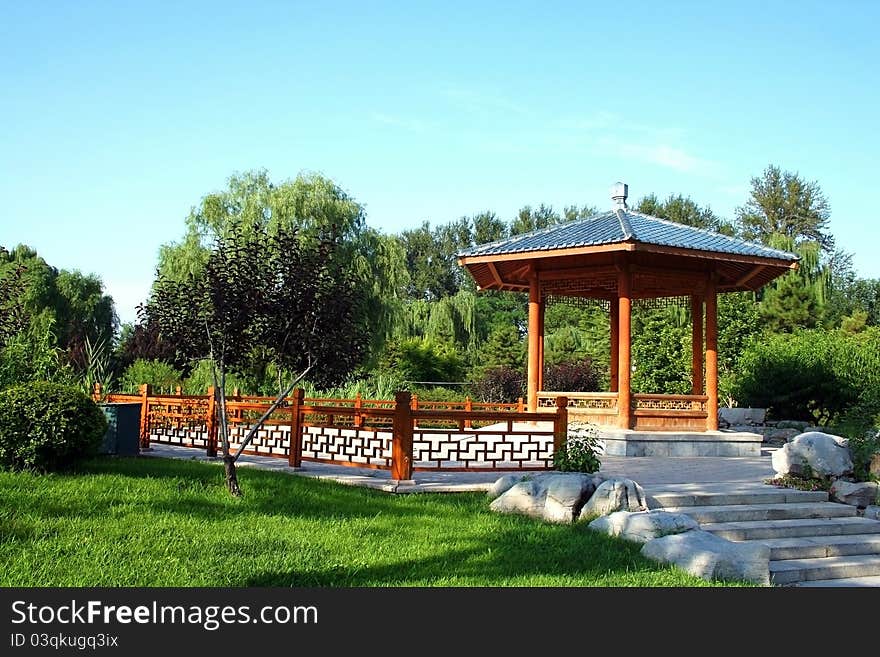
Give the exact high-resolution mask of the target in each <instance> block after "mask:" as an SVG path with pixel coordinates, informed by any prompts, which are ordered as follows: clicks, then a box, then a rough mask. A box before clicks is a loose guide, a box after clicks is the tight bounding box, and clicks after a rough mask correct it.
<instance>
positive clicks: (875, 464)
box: [868, 454, 880, 477]
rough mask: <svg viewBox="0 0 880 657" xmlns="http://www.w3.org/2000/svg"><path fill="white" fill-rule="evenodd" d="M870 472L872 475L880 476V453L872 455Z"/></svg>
mask: <svg viewBox="0 0 880 657" xmlns="http://www.w3.org/2000/svg"><path fill="white" fill-rule="evenodd" d="M868 473H869V474H870V475H871V476H872V477H880V454H873V455H872V456H871V463H870V465H869V466H868Z"/></svg>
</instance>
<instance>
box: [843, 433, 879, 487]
mask: <svg viewBox="0 0 880 657" xmlns="http://www.w3.org/2000/svg"><path fill="white" fill-rule="evenodd" d="M847 446H848V447H849V452H850V454H851V455H852V461H853V477H854V478H855V479H856V481H869V480H870V479H871V473H870V467H871V459H872V457H873V456H874V454H878V453H880V433H877V434H872V433H870V432H866V433H863V434H860V435H854V436H851V437H850V438H849V439H848V440H847Z"/></svg>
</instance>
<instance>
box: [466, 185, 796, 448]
mask: <svg viewBox="0 0 880 657" xmlns="http://www.w3.org/2000/svg"><path fill="white" fill-rule="evenodd" d="M627 193H628V187H627V185H624V184H623V183H617V184H616V185H614V186H613V187H612V200H613V201H614V208H613V209H612V210H611V211H609V212H605V213H602V214H598V215H594V216H592V217H589V218H587V219H581V220H577V221H572V222H569V223H564V224H558V225H555V226H550V227H548V228H543V229H540V230H536V231H532V232H530V233H525V234H522V235H516V236H513V237H510V238H507V239H503V240H499V241H496V242H491V243H488V244H481V245H479V246H477V247H474V248H472V249H470V250H467V251H465V252H463V253H461V254H459V262H460V264H462V265H463V266H465V267H466V268H467V269H468V271H469V272H470V273H471V275H472V276H473V277H474V280H475V281H476V283H477V286H478V289H480V290H512V291H521V292H525V291H527V292H528V293H529V313H528V316H529V325H528V368H527V394H528V409H529V410H530V411H535V410H537V408H538V407H539V406H550V405H554V404H555V397H556V396H559V395H563V394H564V395H565V396H567V397H568V398H569V414H570V416H572V417H580V418H581V419H584V420H587V421H591V422H595V423H597V424H600V425H604V426H612V427H616V428H618V429H620V430H624V431H631V430H635V431H650V432H656V431H661V432H662V431H667V432H675V431H678V432H682V431H685V432H694V431H700V432H703V431H708V432H714V431H717V430H718V351H717V349H718V347H717V339H718V317H717V295H718V294H719V293H723V292H736V291H755V290H757V289H759V288H760V287H761V286H763V285H766V284H767V283H769V282H770V281H772V280H773V279H774V278H776V277H778V276H780V275H782V274H785V273H786V272H788V271H790V270H793V269H796V268H797V266H798V265H797V261H798V256H797V255H795V254H793V253H788V252H786V251H779V250H776V249H771V248H769V247H767V246H764V245H762V244H756V243H753V242H748V241H745V240H741V239H737V238H734V237H730V236H727V235H722V234H719V233H715V232H712V231H708V230H704V229H700V228H694V227H692V226H687V225H684V224H678V223H674V222H671V221H667V220H664V219H659V218H657V217H652V216H650V215H646V214H642V213H640V212H634V211H633V210H630V209H629V208H628V207H627V205H626V199H627ZM563 297H564V298H567V299H568V300H571V299H572V298H574V299H581V300H591V301H588V302H590V303H599V304H601V305H602V306H603V307H605V308H607V309H608V310H609V315H610V324H611V326H610V328H611V331H610V333H611V353H610V361H611V368H610V369H611V372H610V379H611V385H610V392H600V393H573V392H568V391H545V390H543V389H542V388H543V385H542V378H543V370H544V308H545V305H546V303H547V300H548V299H551V300H552V299H553V298H563ZM670 297H674V298H675V299H676V300H677V301H681V302H684V303H689V305H690V308H691V316H692V317H693V322H692V324H693V354H692V356H693V359H692V360H693V387H692V391H691V392H692V394H689V395H668V394H633V393H632V392H631V390H630V374H631V364H632V363H631V353H630V352H631V349H630V345H631V310H632V306H633V303H634V302H635V303H645V302H646V301H643V300H656V299H664V298H670ZM648 303H650V301H649V302H648ZM704 311H705V322H704V319H703V316H704ZM704 323H705V340H704ZM704 368H705V376H704Z"/></svg>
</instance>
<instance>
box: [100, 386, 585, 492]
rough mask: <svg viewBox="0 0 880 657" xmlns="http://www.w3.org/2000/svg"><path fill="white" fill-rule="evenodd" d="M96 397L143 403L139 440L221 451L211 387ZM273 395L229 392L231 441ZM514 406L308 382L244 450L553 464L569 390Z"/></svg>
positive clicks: (345, 460)
mask: <svg viewBox="0 0 880 657" xmlns="http://www.w3.org/2000/svg"><path fill="white" fill-rule="evenodd" d="M94 398H95V400H96V401H105V402H111V403H112V402H128V403H138V404H140V405H141V428H140V444H141V447H142V448H148V447H149V446H150V444H151V443H152V442H154V443H161V444H170V445H178V446H183V447H193V448H202V449H205V450H207V452H208V454H209V455H215V454H216V453H217V449H218V446H219V445H218V442H219V426H218V420H219V417H220V416H219V409H218V408H217V403H216V401H215V397H214V395H213V393H212V391H209V393H208V394H207V395H179V394H178V395H153V394H152V390H151V388H150V386H146V385H145V386H141V391H140V394H139V395H122V394H109V395H104V394H102V391H101V390H100V388H99V387H96V389H95V391H94ZM272 401H273V399H272V398H269V397H245V396H242V395H239V394H233V395H229V396H227V398H226V407H227V419H228V422H229V423H228V435H229V440H230V445H231V447H232V449H237V448H238V446H240V445H241V444H242V442H243V441H244V438H245V436H246V435H247V433H248V430H249V429H250V428H251V427H252V426H254V424H255V422H256V421H257V419H258V418H259V417H260V416H261V415H262V414H263V412H264V411H265V410H266V409H267V408H268V406H269V405H270V404H271V403H272ZM522 407H523V404H522V400H520V401H518V402H516V403H511V404H482V403H476V402H471V400H469V399H468V400H466V401H465V402H460V403H446V402H443V403H426V402H424V401H419V400H417V399H414V398H413V396H411V395H410V394H409V393H406V392H404V393H398V395H397V396H396V398H395V399H393V400H388V399H384V400H383V399H362V398H361V397H360V396H358V397H356V398H354V399H311V398H309V399H307V398H305V397H304V395H303V393H302V391H301V390H295V391H294V394H293V395H292V396H291V397H290V398H288V399H287V400H285V401H284V403H283V404H282V405H281V406H279V407H278V408H276V409H275V410H274V411H273V413H272V414H271V415H270V416H269V418H268V419H267V420H266V421H265V422H264V424H263V425H262V426H261V428H260V429H259V430H258V432H257V434H256V436H255V437H254V439H253V441H252V442H251V443H250V444H249V445H248V447H247V449H246V450H245V451H244V453H245V454H254V455H259V456H272V457H277V458H286V459H288V463H289V465H291V466H293V467H300V465H301V463H302V461H320V462H327V463H334V464H337V465H350V466H357V467H366V468H376V469H383V470H390V471H391V474H392V478H394V479H410V478H411V476H412V472H413V470H474V471H480V470H490V471H491V470H547V469H552V468H553V454H554V452H555V451H556V450H557V449H559V448H560V447H561V445H562V444H563V443H564V441H565V439H566V436H567V431H568V408H567V400H566V399H565V396H564V395H561V396H559V398H558V400H556V402H555V404H554V406H553V407H551V408H543V409H541V411H539V412H538V413H527V412H524V411H523V410H522Z"/></svg>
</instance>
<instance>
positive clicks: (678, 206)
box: [636, 194, 736, 235]
mask: <svg viewBox="0 0 880 657" xmlns="http://www.w3.org/2000/svg"><path fill="white" fill-rule="evenodd" d="M636 209H637V210H638V211H639V212H641V213H643V214H650V215H652V216H654V217H659V218H660V219H666V220H668V221H674V222H676V223H679V224H685V225H687V226H694V227H695V228H703V229H706V230H711V231H714V232H716V233H722V234H724V235H733V234H734V233H735V232H736V231H735V229H734V227H733V225H732V224H731V223H730V222H727V221H724V220H723V219H721V218H720V217H718V216H717V215H716V214H715V213H714V212H712V209H711V208H709V207H705V208H701V207H700V206H699V205H697V204H696V203H695V202H694V201H693V200H691V198H690V197H685V196H682V195H681V194H677V195H673V194H670V195H669V196H668V197H667V198H666V200H665V201H660V200H659V199H658V198H657V196H656V195H655V194H649V195H648V196H646V197H644V198H643V199H642V200H641V201H639V204H638V206H637V208H636Z"/></svg>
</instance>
